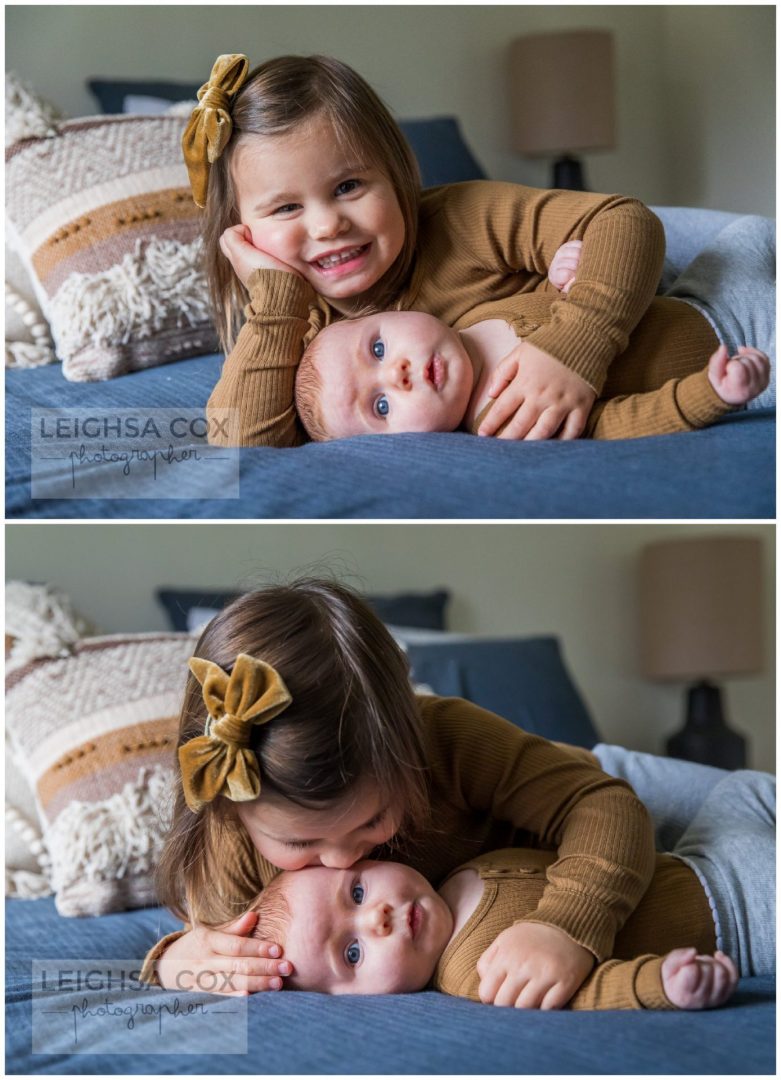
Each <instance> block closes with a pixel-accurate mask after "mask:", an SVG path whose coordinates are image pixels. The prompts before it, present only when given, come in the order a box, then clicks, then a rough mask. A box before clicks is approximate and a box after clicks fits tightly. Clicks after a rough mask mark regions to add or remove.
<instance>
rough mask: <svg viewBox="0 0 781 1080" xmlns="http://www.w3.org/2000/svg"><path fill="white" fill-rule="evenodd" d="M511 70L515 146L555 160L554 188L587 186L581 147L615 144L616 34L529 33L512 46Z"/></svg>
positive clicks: (581, 189)
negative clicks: (614, 66) (614, 52)
mask: <svg viewBox="0 0 781 1080" xmlns="http://www.w3.org/2000/svg"><path fill="white" fill-rule="evenodd" d="M510 72H511V89H510V102H511V109H512V119H513V132H514V143H515V147H516V149H517V150H518V151H519V152H520V153H521V154H526V155H527V156H529V157H555V158H556V160H555V162H554V165H553V184H552V186H553V187H554V188H565V189H567V190H569V191H586V190H588V189H587V188H586V184H585V180H584V177H583V166H582V164H581V162H580V160H579V159H578V158H577V157H576V156H575V153H576V151H581V152H582V151H585V150H611V149H612V148H613V147H614V146H615V126H616V125H615V103H614V99H615V94H614V89H613V35H612V34H611V33H610V31H608V30H569V31H566V32H563V33H550V34H528V35H526V36H524V37H521V38H518V39H517V40H516V41H514V42H513V43H512V44H511V46H510Z"/></svg>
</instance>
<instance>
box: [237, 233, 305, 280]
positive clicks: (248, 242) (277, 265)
mask: <svg viewBox="0 0 781 1080" xmlns="http://www.w3.org/2000/svg"><path fill="white" fill-rule="evenodd" d="M220 251H221V252H222V253H223V255H224V256H225V258H226V259H227V260H228V262H229V263H230V264H231V266H232V267H233V269H234V272H235V274H236V277H237V278H238V279H239V281H240V282H241V283H242V285H243V286H244V287H245V288H246V287H247V282H248V281H249V277H250V274H251V273H252V272H253V270H284V271H286V272H287V273H288V274H295V273H297V271H295V270H294V269H293V268H292V267H291V266H288V265H287V263H283V262H282V260H281V259H275V258H274V256H273V255H269V254H267V253H266V252H265V251H261V250H260V248H256V247H255V245H254V244H253V243H252V234H251V232H250V230H249V229H248V228H247V226H246V225H231V227H230V228H229V229H226V230H225V232H224V233H223V234H222V236H221V237H220ZM299 276H300V275H299Z"/></svg>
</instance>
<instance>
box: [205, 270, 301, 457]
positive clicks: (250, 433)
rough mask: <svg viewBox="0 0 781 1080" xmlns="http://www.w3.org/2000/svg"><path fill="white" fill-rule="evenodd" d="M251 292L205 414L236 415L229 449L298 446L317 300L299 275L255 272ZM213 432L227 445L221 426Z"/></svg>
mask: <svg viewBox="0 0 781 1080" xmlns="http://www.w3.org/2000/svg"><path fill="white" fill-rule="evenodd" d="M248 287H249V292H250V302H249V304H248V305H247V307H246V308H245V312H244V313H245V315H246V318H247V321H246V322H245V323H244V325H243V326H242V328H241V331H240V333H239V336H238V339H237V340H236V344H235V346H234V347H233V349H232V351H231V352H230V354H229V355H228V357H227V358H226V360H225V363H224V365H223V368H222V373H221V375H220V379H219V381H218V383H217V385H216V386H215V387H214V390H213V391H212V393H211V396H210V398H209V402H208V405H207V407H206V413H207V416H208V415H209V414H210V413H211V412H217V411H219V412H220V414H222V410H225V409H230V410H235V412H234V414H233V416H232V417H230V420H231V423H232V424H233V425H235V426H232V427H231V428H230V431H231V435H232V436H233V437H231V438H230V440H229V444H230V445H233V446H237V445H238V446H297V445H299V444H300V443H302V442H304V441H305V436H304V433H303V429H302V428H301V427H300V425H299V424H298V419H297V415H296V411H295V408H294V392H295V381H296V369H297V368H298V364H299V361H300V360H301V356H302V353H303V351H304V348H305V345H306V344H307V343H308V340H309V338H310V337H311V336H312V335H313V333H314V327H313V326H312V325H311V324H310V319H309V315H310V310H311V308H312V307H313V305H314V304H315V300H316V295H315V292H314V290H313V289H312V287H311V286H310V285H309V284H308V283H307V282H305V281H304V280H303V279H302V278H301V277H299V276H298V274H292V273H285V272H284V271H281V270H255V271H254V272H253V274H252V275H251V276H250V279H249V283H248ZM214 428H215V430H216V431H217V432H218V434H217V435H216V436H215V438H214V440H213V441H214V442H215V443H217V444H221V443H224V442H226V441H228V440H225V439H224V438H223V437H222V436H221V435H220V434H219V432H220V430H221V429H220V425H217V424H215V425H214ZM236 432H237V433H238V434H237V436H236V434H235V433H236Z"/></svg>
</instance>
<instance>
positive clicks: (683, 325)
mask: <svg viewBox="0 0 781 1080" xmlns="http://www.w3.org/2000/svg"><path fill="white" fill-rule="evenodd" d="M568 240H582V241H583V247H582V253H581V259H580V264H579V266H578V272H577V279H576V283H575V285H574V286H573V288H572V289H571V290H570V292H569V294H568V295H566V296H564V295H562V294H561V293H559V292H558V290H557V289H555V288H554V286H552V285H551V284H550V283H549V282H548V279H547V273H548V266H549V265H550V263H551V261H552V259H553V256H554V254H555V252H556V250H557V249H558V248H559V247H560V246H561V245H562V244H563V243H565V242H566V241H568ZM417 252H418V254H417V257H416V261H415V264H414V267H413V270H412V273H411V275H410V279H409V281H408V283H407V286H406V287H405V288H404V290H403V291H402V292H401V294H400V295H399V297H398V299H397V303H396V304H395V305H394V306H397V307H399V308H401V309H405V310H414V311H426V312H428V313H429V314H431V315H435V316H436V317H437V318H440V319H442V320H443V321H444V322H446V323H447V324H448V325H449V326H452V327H454V328H455V329H457V330H458V329H465V328H466V327H468V326H471V325H474V323H475V322H479V321H481V320H483V319H489V318H504V319H506V320H507V321H508V322H509V323H510V325H511V326H512V327H513V329H514V330H515V332H516V334H517V335H518V337H519V338H523V339H525V340H527V341H529V342H531V343H532V344H534V345H536V346H538V347H539V348H540V349H543V350H544V351H545V352H547V353H550V355H551V356H555V357H556V359H558V360H560V361H561V362H562V363H563V364H565V365H566V366H567V367H569V368H570V369H571V370H572V371H575V372H576V373H577V374H578V375H580V376H581V377H582V378H583V379H585V381H586V382H587V383H588V384H589V385H590V386H591V387H593V389H594V390H595V391H596V393H597V395H598V399H599V400H598V402H597V404H596V405H595V407H594V409H593V411H592V415H591V418H590V420H589V426H588V428H587V431H586V434H588V435H590V436H592V437H594V438H627V437H635V436H638V435H649V434H661V433H665V432H668V431H680V430H689V429H691V428H692V427H701V426H704V425H705V424H708V423H711V422H712V421H713V420H715V419H717V418H718V417H719V416H721V415H723V414H724V413H725V412H728V411H730V410H729V407H728V406H726V405H725V404H724V402H722V401H721V400H720V399H719V398H718V396H717V395H716V393H715V391H714V390H713V388H712V387H711V385H710V382H709V381H708V380H707V376H706V375H705V373H704V371H703V370H702V369H703V368H704V367H705V365H706V363H707V361H708V358H709V357H710V355H711V353H713V352H714V351H715V349H716V348H717V345H718V341H717V339H716V335H715V333H714V331H713V330H712V329H711V327H710V325H709V323H708V322H707V320H706V319H705V318H704V317H703V316H702V315H701V314H700V313H699V312H698V311H697V310H696V309H695V308H693V307H691V306H690V305H689V304H686V303H684V302H683V301H681V300H674V299H670V298H665V297H655V296H654V294H655V291H656V288H657V285H658V283H659V279H660V276H661V270H662V262H663V259H664V230H663V228H662V225H661V223H660V222H659V220H658V218H656V216H655V215H654V214H652V213H651V211H650V210H648V209H647V208H646V207H644V206H643V205H642V203H639V202H638V201H637V200H635V199H629V198H624V197H623V196H618V195H592V194H588V193H585V192H567V191H548V190H538V189H536V188H528V187H524V186H523V185H521V184H508V183H502V182H498V181H472V182H469V183H463V184H449V185H446V186H444V187H437V188H430V189H428V190H427V191H425V192H424V193H423V196H422V204H421V210H420V216H419V235H418V243H417ZM249 292H250V302H249V304H248V306H247V308H246V310H245V314H246V317H247V321H246V323H245V324H244V326H243V327H242V329H241V332H240V334H239V337H238V339H237V341H236V345H235V346H234V348H233V350H232V351H231V353H230V355H229V356H228V357H227V359H226V360H225V364H224V366H223V370H222V374H221V377H220V379H219V382H218V383H217V385H216V386H215V388H214V390H213V392H212V395H211V397H210V399H209V405H208V408H209V409H210V410H222V409H234V410H236V415H237V418H238V425H237V428H236V430H235V431H233V432H232V435H231V439H230V441H231V442H232V443H236V444H238V445H242V446H260V445H270V446H295V445H298V444H299V443H302V442H304V441H306V435H305V433H304V431H303V428H302V427H301V425H300V424H299V423H298V420H297V417H296V413H295V408H294V389H295V375H296V368H297V367H298V363H299V361H300V359H301V355H302V353H303V351H304V348H305V346H306V345H307V344H308V343H309V341H310V340H311V339H312V337H313V336H314V335H315V334H316V333H317V331H318V330H319V329H320V328H322V327H323V326H325V325H328V324H329V323H330V322H332V321H334V320H335V319H339V318H341V317H342V316H341V315H340V314H339V313H338V312H336V311H335V310H334V309H333V308H331V307H330V306H329V304H328V303H327V301H325V300H323V299H322V298H321V297H318V296H317V294H316V293H315V291H314V290H313V289H312V287H311V286H310V285H309V284H308V283H307V282H305V281H304V280H303V279H302V278H300V277H299V276H298V275H296V274H292V273H284V272H282V271H276V270H256V271H255V272H254V273H253V274H252V275H251V277H250V279H249ZM649 392H652V393H649ZM637 395H642V398H643V399H644V400H643V399H640V398H638V397H637ZM648 398H653V400H648Z"/></svg>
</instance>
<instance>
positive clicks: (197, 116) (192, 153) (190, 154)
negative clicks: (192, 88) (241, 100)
mask: <svg viewBox="0 0 781 1080" xmlns="http://www.w3.org/2000/svg"><path fill="white" fill-rule="evenodd" d="M248 71H249V60H248V59H247V57H246V56H242V55H241V53H226V54H225V55H224V56H218V57H217V59H216V60H215V62H214V67H213V68H212V73H211V75H210V76H209V81H208V82H207V83H204V84H203V86H202V87H201V89H200V90H199V91H198V104H197V105H196V106H195V108H194V109H193V112H192V116H191V117H190V119H189V121H188V123H187V127H186V128H185V131H184V135H183V136H182V151H183V152H184V160H185V164H186V165H187V172H188V174H189V177H190V187H191V188H192V190H193V199H194V200H195V203H196V205H198V206H205V205H206V192H207V189H208V187H209V166H210V165H211V164H212V162H214V161H216V160H217V158H218V157H219V156H220V154H221V153H222V152H223V150H224V149H225V147H226V146H227V145H228V140H229V139H230V137H231V132H232V131H233V120H232V119H231V102H232V101H233V98H234V97H235V96H236V94H238V92H239V90H241V88H242V86H243V85H244V83H245V81H246V79H247V72H248Z"/></svg>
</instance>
